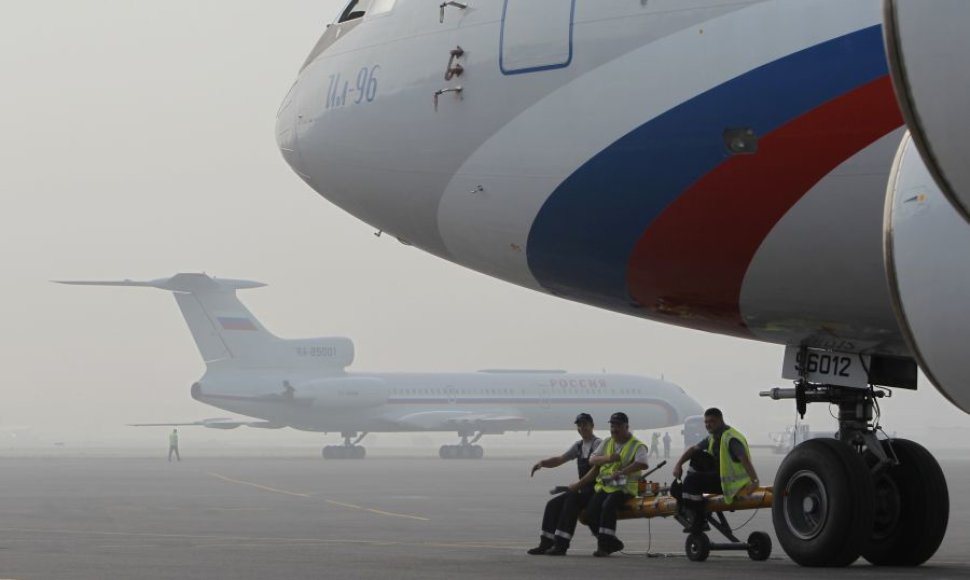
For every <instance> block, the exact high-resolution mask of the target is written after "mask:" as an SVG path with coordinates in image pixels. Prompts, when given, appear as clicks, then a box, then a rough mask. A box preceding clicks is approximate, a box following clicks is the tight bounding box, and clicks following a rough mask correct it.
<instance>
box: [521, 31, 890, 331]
mask: <svg viewBox="0 0 970 580" xmlns="http://www.w3.org/2000/svg"><path fill="white" fill-rule="evenodd" d="M712 58H716V56H714V55H712ZM685 74H689V73H685ZM902 122H903V121H902V118H901V116H900V113H899V110H898V106H897V104H896V100H895V96H894V94H893V91H892V87H891V84H890V81H889V78H888V67H887V64H886V58H885V53H884V50H883V40H882V29H881V26H871V27H868V28H864V29H861V30H858V31H856V32H853V33H851V34H847V35H845V36H841V37H839V38H835V39H833V40H830V41H827V42H823V43H821V44H818V45H815V46H811V47H809V48H806V49H804V50H801V51H798V52H795V53H793V54H790V55H788V56H786V57H784V58H781V59H779V60H776V61H773V62H770V63H768V64H765V65H763V66H761V67H758V68H756V69H754V70H751V71H749V72H747V73H745V74H743V75H741V76H739V77H737V78H734V79H732V80H730V81H728V82H726V83H723V84H721V85H719V86H716V87H714V88H712V89H710V90H708V91H707V92H705V93H702V94H700V95H698V96H697V97H694V98H692V99H690V100H689V101H686V102H684V103H683V104H681V105H679V106H677V107H675V108H673V109H671V110H669V111H667V112H666V113H664V114H662V115H660V116H658V117H656V118H654V119H652V120H650V121H648V122H646V123H645V124H643V125H641V126H640V127H638V128H636V129H634V130H633V131H631V132H630V133H628V134H627V135H625V136H623V137H622V138H620V139H619V140H617V141H616V142H614V143H613V144H612V145H610V146H609V147H607V148H606V149H604V150H603V151H601V152H600V153H599V154H597V155H595V156H594V157H593V158H591V159H590V160H589V161H588V162H586V163H585V164H583V165H582V166H581V167H580V168H579V169H578V170H577V171H576V172H574V173H573V174H572V175H570V176H569V177H568V178H567V179H566V180H565V181H563V183H561V184H560V185H559V186H558V187H557V188H556V190H555V191H554V192H553V193H552V195H550V196H549V198H548V199H547V200H546V201H545V203H544V205H543V206H542V208H541V210H540V211H539V213H538V215H537V216H536V219H535V221H534V222H533V224H532V228H531V230H530V232H529V243H528V263H529V269H530V270H531V272H532V273H533V275H534V276H535V278H536V279H537V280H538V281H539V282H540V283H541V284H542V286H544V287H545V288H546V289H548V290H550V291H552V292H554V293H557V294H562V295H566V296H568V297H570V298H573V299H578V300H582V301H584V302H588V303H592V304H595V305H598V306H604V307H607V308H611V309H614V310H620V311H627V312H629V311H630V310H631V309H647V310H648V311H650V312H651V314H650V316H651V317H657V316H661V317H665V318H667V319H668V321H671V322H676V318H681V319H686V318H689V319H690V323H689V324H690V326H693V327H701V328H708V329H710V330H717V331H719V332H733V333H736V334H742V335H743V334H745V333H746V330H745V328H744V324H743V322H742V321H741V316H740V313H739V307H738V295H739V292H740V286H741V282H742V280H743V277H744V274H745V272H746V270H747V267H748V265H749V264H750V261H751V258H752V257H753V255H754V252H755V251H756V250H757V248H758V246H759V245H760V243H761V242H762V241H763V239H764V237H765V236H766V235H767V234H768V232H769V231H770V230H771V228H772V227H773V226H774V225H775V224H776V223H777V222H778V220H779V219H780V218H781V217H782V216H783V215H784V214H785V213H786V212H787V211H788V210H789V209H791V207H792V206H793V205H794V204H795V203H796V202H797V201H798V200H799V199H801V198H802V196H804V195H805V194H806V193H807V192H808V191H809V190H810V189H811V188H812V187H813V186H814V185H815V184H816V183H818V181H820V180H821V179H822V178H824V177H825V176H826V175H827V174H828V173H830V172H831V171H832V170H833V169H835V168H837V167H838V166H839V165H841V164H842V163H843V162H845V161H846V160H847V159H849V158H851V157H852V156H854V155H855V154H856V153H858V152H859V151H861V150H862V149H865V148H866V147H867V146H869V145H871V144H872V143H874V142H875V141H877V140H878V139H879V138H881V137H883V136H885V135H886V134H888V133H890V132H892V131H893V130H894V129H896V128H898V127H900V126H901V125H902ZM729 129H750V130H751V131H753V133H754V135H756V136H757V137H758V139H759V143H758V152H757V153H756V154H754V155H746V154H741V155H738V154H732V152H731V151H729V150H728V148H727V146H726V145H725V137H724V136H725V131H726V130H729ZM638 314H640V315H642V310H641V312H639V313H638ZM705 321H706V322H707V323H709V324H707V325H706V326H705Z"/></svg>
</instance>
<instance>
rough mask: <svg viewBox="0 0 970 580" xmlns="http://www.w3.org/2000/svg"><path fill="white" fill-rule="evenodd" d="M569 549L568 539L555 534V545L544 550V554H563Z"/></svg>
mask: <svg viewBox="0 0 970 580" xmlns="http://www.w3.org/2000/svg"><path fill="white" fill-rule="evenodd" d="M568 551H569V540H567V539H566V538H563V537H562V536H556V545H555V546H553V547H551V548H549V549H548V550H546V556H565V555H566V552H568Z"/></svg>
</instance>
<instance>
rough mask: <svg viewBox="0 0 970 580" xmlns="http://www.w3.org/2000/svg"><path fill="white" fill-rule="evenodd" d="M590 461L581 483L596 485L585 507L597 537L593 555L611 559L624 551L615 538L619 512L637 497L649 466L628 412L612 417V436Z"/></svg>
mask: <svg viewBox="0 0 970 580" xmlns="http://www.w3.org/2000/svg"><path fill="white" fill-rule="evenodd" d="M589 462H590V464H591V465H593V469H592V470H591V471H590V472H589V473H588V474H586V477H584V478H583V480H581V481H580V482H578V483H579V484H582V483H585V482H586V480H591V481H595V482H596V485H595V489H596V494H595V495H594V496H593V498H592V499H591V500H590V502H589V505H587V506H586V523H587V525H589V527H590V529H591V530H593V533H594V534H596V539H597V549H596V551H595V552H593V555H594V556H597V557H603V556H609V555H610V554H612V553H613V552H619V551H620V550H622V549H623V542H621V541H620V539H619V538H617V537H616V512H617V510H619V509H620V507H622V506H623V504H624V503H625V502H626V500H628V499H630V498H631V497H635V496H636V495H637V491H638V487H639V479H640V472H641V471H642V470H644V469H646V467H647V447H646V445H644V444H643V443H642V442H641V441H640V440H638V439H637V438H636V437H634V436H633V434H632V433H630V420H629V419H628V418H627V416H626V413H613V414H612V415H611V416H610V437H609V438H608V439H607V440H606V441H604V442H603V443H601V444H600V445H599V447H598V448H597V450H596V451H594V452H593V456H592V457H590V459H589Z"/></svg>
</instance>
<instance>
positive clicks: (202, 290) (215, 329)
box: [56, 274, 353, 368]
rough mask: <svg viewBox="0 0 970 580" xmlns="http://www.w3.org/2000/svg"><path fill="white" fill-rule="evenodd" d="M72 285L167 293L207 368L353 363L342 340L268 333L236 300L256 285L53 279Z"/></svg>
mask: <svg viewBox="0 0 970 580" xmlns="http://www.w3.org/2000/svg"><path fill="white" fill-rule="evenodd" d="M56 282H57V283H59V284H70V285H76V286H132V287H142V288H158V289H161V290H168V291H170V292H172V293H173V294H174V295H175V301H176V302H177V303H178V305H179V308H180V309H181V310H182V316H183V317H184V318H185V322H186V323H187V324H188V326H189V330H190V331H191V332H192V338H194V339H195V344H196V346H198V348H199V353H200V354H201V355H202V359H203V360H204V361H205V363H206V364H207V365H209V364H216V363H223V364H229V365H233V366H244V367H275V366H285V367H294V366H302V367H327V368H335V367H336V368H343V367H345V366H347V365H349V364H350V362H351V361H352V360H353V343H352V342H351V341H350V340H349V339H347V338H342V337H332V338H311V339H295V340H284V339H280V338H277V337H276V336H274V335H273V334H272V333H270V332H269V331H268V330H267V329H266V328H265V327H264V326H263V325H262V323H260V322H259V320H258V319H257V318H256V317H255V316H253V313H252V312H250V311H249V309H248V308H246V306H245V305H243V303H242V302H240V301H239V298H237V297H236V291H237V290H247V289H250V288H260V287H263V286H265V285H266V284H263V283H261V282H252V281H249V280H233V279H228V278H212V277H210V276H208V275H206V274H176V275H174V276H172V277H170V278H159V279H157V280H148V281H137V280H100V281H86V280H84V281H82V280H58V281H56Z"/></svg>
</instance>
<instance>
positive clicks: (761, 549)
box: [748, 532, 771, 562]
mask: <svg viewBox="0 0 970 580" xmlns="http://www.w3.org/2000/svg"><path fill="white" fill-rule="evenodd" d="M769 556H771V536H769V535H768V534H766V533H764V532H753V533H752V534H751V535H750V536H748V557H749V558H751V559H752V560H754V561H755V562H763V561H765V560H767V559H768V557H769Z"/></svg>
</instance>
